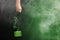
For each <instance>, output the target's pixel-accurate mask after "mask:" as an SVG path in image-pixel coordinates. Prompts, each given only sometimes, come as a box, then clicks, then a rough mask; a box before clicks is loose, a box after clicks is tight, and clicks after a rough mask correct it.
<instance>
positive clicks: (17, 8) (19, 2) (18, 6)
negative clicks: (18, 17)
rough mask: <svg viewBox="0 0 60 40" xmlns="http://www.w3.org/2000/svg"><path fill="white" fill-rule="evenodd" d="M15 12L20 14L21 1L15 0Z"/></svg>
mask: <svg viewBox="0 0 60 40" xmlns="http://www.w3.org/2000/svg"><path fill="white" fill-rule="evenodd" d="M16 11H17V12H20V13H21V12H22V7H21V0H16Z"/></svg>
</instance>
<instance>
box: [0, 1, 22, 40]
mask: <svg viewBox="0 0 60 40" xmlns="http://www.w3.org/2000/svg"><path fill="white" fill-rule="evenodd" d="M15 1H16V2H15ZM20 1H21V0H12V1H11V0H6V1H5V0H0V39H1V40H15V38H14V37H13V28H12V25H11V24H10V22H11V18H12V15H13V13H14V14H15V11H14V10H15V5H16V11H17V12H20V13H21V12H22V6H21V3H20ZM15 3H16V4H15ZM12 5H13V6H12ZM8 11H9V12H8ZM10 12H11V13H10ZM13 16H14V15H13Z"/></svg>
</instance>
